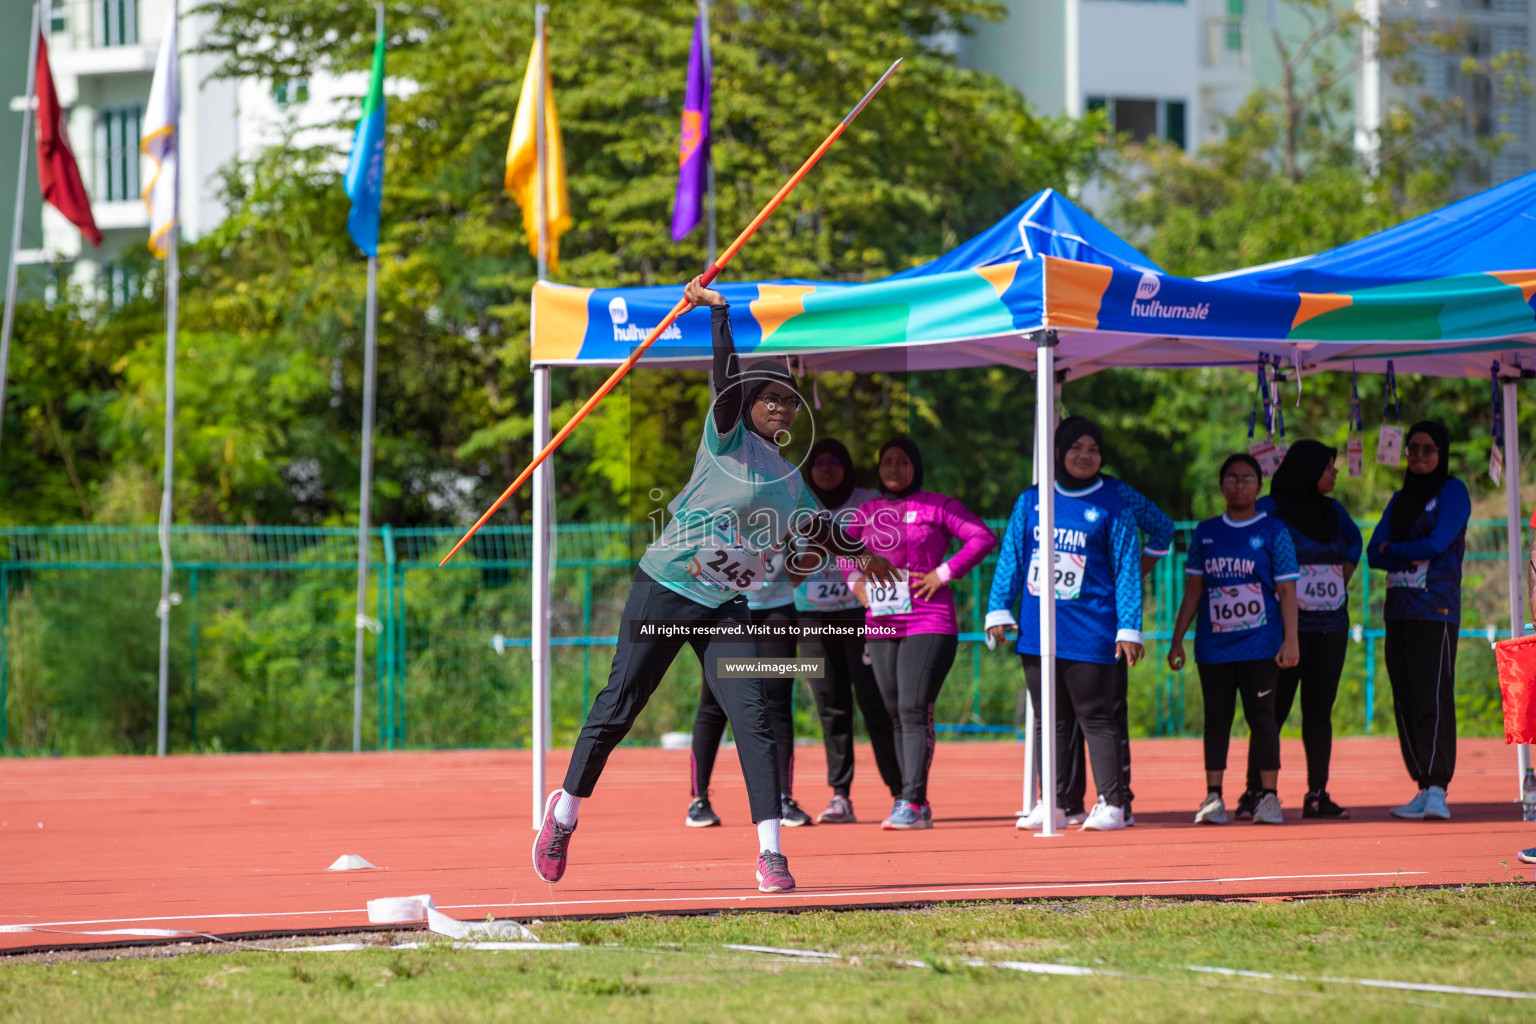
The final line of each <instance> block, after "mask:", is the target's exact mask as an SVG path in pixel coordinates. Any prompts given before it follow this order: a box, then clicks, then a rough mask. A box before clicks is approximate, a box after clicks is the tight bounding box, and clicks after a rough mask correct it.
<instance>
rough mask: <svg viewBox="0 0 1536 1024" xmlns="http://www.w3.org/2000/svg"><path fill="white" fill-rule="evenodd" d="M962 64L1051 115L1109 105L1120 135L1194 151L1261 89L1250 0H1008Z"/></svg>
mask: <svg viewBox="0 0 1536 1024" xmlns="http://www.w3.org/2000/svg"><path fill="white" fill-rule="evenodd" d="M1003 6H1004V7H1005V8H1006V9H1007V16H1006V18H1005V19H1004V20H1003V21H1002V22H1001V23H984V24H979V25H977V26H974V29H975V30H974V31H973V32H972V33H971V34H970V35H968V36H964V37H962V38H961V39H960V42H959V48H958V50H959V52H958V56H959V60H960V63H961V64H962V65H964V66H966V67H971V68H976V69H978V70H981V71H987V72H990V73H992V74H994V75H996V76H997V77H999V78H1001V79H1002V80H1003V81H1004V82H1007V83H1008V84H1009V85H1012V86H1013V87H1014V88H1016V89H1018V90H1019V91H1020V92H1021V93H1023V94H1024V98H1025V99H1027V100H1028V101H1029V102H1030V104H1031V105H1032V106H1033V107H1034V108H1035V109H1036V110H1038V111H1039V112H1040V113H1042V114H1045V115H1048V116H1051V115H1058V114H1069V115H1072V116H1080V115H1082V114H1083V113H1085V112H1087V111H1090V110H1094V109H1098V108H1103V109H1106V110H1107V111H1108V113H1109V117H1110V121H1111V123H1112V124H1113V125H1114V126H1115V128H1116V129H1117V130H1119V131H1124V132H1130V133H1131V135H1132V137H1134V138H1136V139H1138V140H1141V139H1146V138H1150V137H1153V136H1156V137H1159V138H1163V139H1166V140H1168V141H1170V142H1173V143H1176V144H1178V145H1180V146H1183V147H1184V148H1186V149H1188V150H1191V151H1193V150H1195V149H1198V148H1199V147H1200V146H1202V145H1204V144H1205V143H1206V142H1209V141H1211V140H1212V139H1214V138H1218V137H1219V136H1220V134H1221V132H1222V128H1223V123H1224V118H1226V117H1228V116H1230V115H1232V114H1233V113H1235V112H1236V111H1237V108H1238V106H1239V105H1240V104H1241V103H1242V101H1243V99H1244V98H1245V97H1246V96H1247V95H1248V92H1249V90H1250V88H1251V86H1252V83H1253V76H1252V72H1251V70H1250V59H1249V45H1248V21H1249V18H1248V12H1247V11H1246V10H1245V0H1004V3H1003Z"/></svg>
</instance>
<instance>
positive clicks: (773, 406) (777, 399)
mask: <svg viewBox="0 0 1536 1024" xmlns="http://www.w3.org/2000/svg"><path fill="white" fill-rule="evenodd" d="M757 400H758V401H759V402H762V403H763V404H764V405H766V406H767V407H768V411H769V412H778V411H779V410H780V409H788V410H789V411H790V412H799V411H800V407H801V406H802V405H804V404H805V403H804V402H802V401H800V399H799V397H798V396H796V395H758V396H757Z"/></svg>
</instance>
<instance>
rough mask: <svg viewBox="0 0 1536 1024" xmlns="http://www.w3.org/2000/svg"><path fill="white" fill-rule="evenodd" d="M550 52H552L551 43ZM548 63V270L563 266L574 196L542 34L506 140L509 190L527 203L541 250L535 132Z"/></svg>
mask: <svg viewBox="0 0 1536 1024" xmlns="http://www.w3.org/2000/svg"><path fill="white" fill-rule="evenodd" d="M545 52H546V53H547V52H548V49H547V46H546V49H545ZM541 64H543V65H544V68H543V71H544V138H545V143H544V159H545V169H544V173H545V188H544V195H545V217H546V218H547V219H548V221H549V271H550V273H551V274H553V273H555V272H556V271H557V270H558V269H559V268H560V236H561V235H563V234H565V232H566V231H567V230H569V229H570V226H571V197H570V195H569V193H567V191H566V187H565V143H564V142H563V141H562V140H561V138H560V119H559V118H558V117H556V116H555V88H554V82H553V81H552V80H551V79H550V75H549V63H548V61H547V60H545V61H541V60H540V59H539V40H537V39H536V40H534V43H533V50H532V51H531V52H530V53H529V54H528V74H527V75H525V76H524V78H523V95H522V96H521V97H520V98H519V99H518V101H517V116H516V117H514V118H513V119H512V139H511V141H510V142H508V144H507V177H506V185H507V192H508V193H509V194H510V195H511V196H512V198H513V199H515V200H517V205H518V206H520V207H522V208H523V230H524V231H526V232H528V251H529V253H530V254H532V255H534V256H537V255H538V254H539V224H538V219H539V209H538V202H537V194H538V180H539V157H538V150H537V148H536V147H537V143H536V142H535V136H536V135H537V133H538V127H539V126H538V102H539V100H538V94H539V87H538V81H539V79H538V74H539V66H540V65H541Z"/></svg>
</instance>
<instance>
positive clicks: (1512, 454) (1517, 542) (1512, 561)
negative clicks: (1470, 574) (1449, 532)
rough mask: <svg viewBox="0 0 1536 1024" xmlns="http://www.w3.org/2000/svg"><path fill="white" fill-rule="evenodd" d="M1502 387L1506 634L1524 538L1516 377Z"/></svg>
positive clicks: (1518, 752)
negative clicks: (1507, 612) (1506, 560)
mask: <svg viewBox="0 0 1536 1024" xmlns="http://www.w3.org/2000/svg"><path fill="white" fill-rule="evenodd" d="M1502 386H1503V388H1504V515H1505V516H1506V518H1507V519H1508V524H1507V526H1506V530H1507V531H1508V533H1507V535H1506V537H1505V546H1506V548H1507V549H1508V555H1509V635H1510V636H1524V635H1525V542H1524V534H1523V532H1522V531H1521V529H1520V527H1521V525H1522V518H1521V512H1520V430H1519V418H1520V417H1519V415H1518V412H1517V410H1516V408H1515V402H1516V400H1517V397H1516V388H1515V378H1514V377H1505V378H1503V381H1502ZM1515 765H1516V772H1515V799H1516V800H1518V799H1520V797H1521V793H1520V786H1521V783H1522V782H1523V780H1524V779H1525V772H1526V769H1527V768H1529V767H1530V766H1531V748H1530V746H1529V745H1527V744H1525V743H1518V744H1516V745H1515Z"/></svg>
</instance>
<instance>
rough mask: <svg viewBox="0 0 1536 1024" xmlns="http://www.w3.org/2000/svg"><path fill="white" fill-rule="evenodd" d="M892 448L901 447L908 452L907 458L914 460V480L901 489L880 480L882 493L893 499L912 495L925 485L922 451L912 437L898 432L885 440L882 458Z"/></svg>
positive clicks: (877, 461)
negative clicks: (892, 488)
mask: <svg viewBox="0 0 1536 1024" xmlns="http://www.w3.org/2000/svg"><path fill="white" fill-rule="evenodd" d="M892 448H900V449H901V450H902V451H904V452H906V453H907V458H908V459H910V460H912V482H911V483H909V484H907V486H906V487H904V488H902V489H901V490H899V491H893V490H890V489H889V488H887V487H886V486H885V480H884V479H882V480H881V481H880V493H881V494H882V495H884V496H885V497H887V498H892V499H895V498H906V497H910V496H911V495H913V494H916V493H917V492H918V491H919V490H921V489H922V486H923V456H922V453H920V452H919V451H918V450H917V445H915V444H913V443H912V439H911V438H909V437H907V436H906V435H904V434H897V435H896V436H895V437H893V438H891V439H890V440H889V441H887V442H885V444H883V445H881V446H880V458H881V459H883V458H885V453H886V452H888V451H890V450H891V449H892ZM878 463H879V460H878V459H877V460H876V464H877V465H878ZM877 475H878V474H877Z"/></svg>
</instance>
